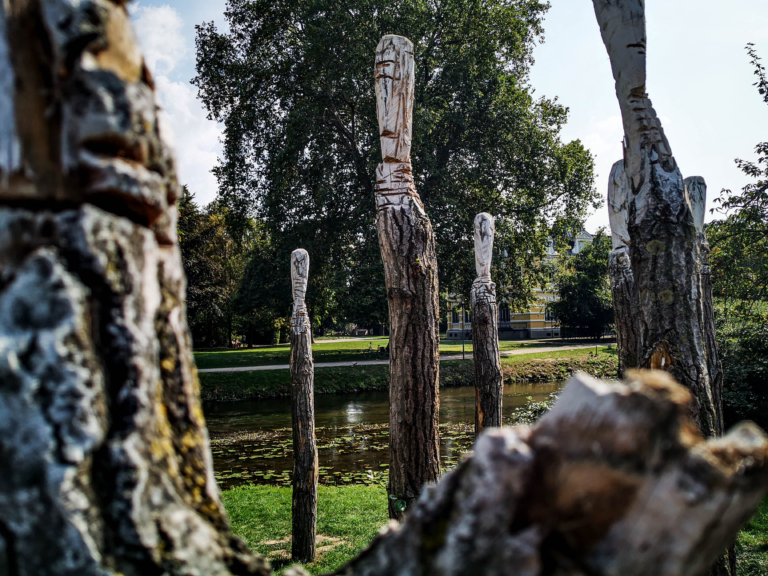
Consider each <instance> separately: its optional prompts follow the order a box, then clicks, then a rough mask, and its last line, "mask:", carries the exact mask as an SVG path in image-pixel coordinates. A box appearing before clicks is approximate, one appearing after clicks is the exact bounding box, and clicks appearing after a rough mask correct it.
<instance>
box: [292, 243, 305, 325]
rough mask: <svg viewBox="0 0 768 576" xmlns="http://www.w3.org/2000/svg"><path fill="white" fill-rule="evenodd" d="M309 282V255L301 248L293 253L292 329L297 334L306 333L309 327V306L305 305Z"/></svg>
mask: <svg viewBox="0 0 768 576" xmlns="http://www.w3.org/2000/svg"><path fill="white" fill-rule="evenodd" d="M308 281H309V254H307V251H306V250H304V249H303V248H299V249H298V250H294V251H293V252H292V253H291V287H292V289H293V316H292V317H291V328H292V329H293V332H294V333H295V334H301V333H303V332H305V331H306V329H307V327H308V322H307V306H306V304H305V303H304V298H305V297H306V295H307V282H308Z"/></svg>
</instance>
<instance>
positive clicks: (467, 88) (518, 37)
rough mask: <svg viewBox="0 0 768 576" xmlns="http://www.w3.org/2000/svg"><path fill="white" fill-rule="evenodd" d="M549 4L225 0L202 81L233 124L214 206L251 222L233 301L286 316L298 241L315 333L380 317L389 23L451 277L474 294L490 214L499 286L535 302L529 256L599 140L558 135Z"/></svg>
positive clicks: (207, 42) (235, 230)
mask: <svg viewBox="0 0 768 576" xmlns="http://www.w3.org/2000/svg"><path fill="white" fill-rule="evenodd" d="M547 7H548V4H547V3H546V2H540V1H538V0H520V1H515V2H510V1H508V0H492V1H490V2H489V1H481V0H446V1H445V2H421V1H417V0H410V1H405V2H403V1H400V0H397V1H396V0H350V1H348V2H337V1H336V0H310V1H308V2H296V1H294V0H229V2H228V5H227V11H226V18H227V24H228V26H227V29H226V31H222V30H219V29H217V28H216V27H215V26H214V25H213V24H212V23H209V24H203V25H201V26H198V28H197V77H196V78H195V79H194V80H193V82H194V84H195V85H196V86H197V87H198V89H199V97H200V99H201V101H202V103H203V104H204V106H205V107H206V108H207V110H208V112H209V117H210V118H212V119H214V120H216V121H218V122H220V123H221V124H222V125H223V127H224V151H223V155H222V157H221V161H220V164H219V166H218V167H217V168H216V169H215V174H216V176H217V178H218V184H219V190H218V192H219V196H218V197H219V200H218V202H219V203H220V204H221V205H222V206H225V207H226V210H224V212H223V214H224V220H225V223H226V227H227V229H228V230H229V234H230V235H231V237H232V238H233V239H234V240H233V241H234V242H235V243H237V242H239V240H237V239H239V238H241V237H242V235H243V232H242V230H243V229H244V228H247V227H248V226H251V224H252V223H253V222H258V223H259V231H260V232H259V234H260V236H259V238H260V241H259V243H257V244H256V245H252V246H250V248H249V251H248V252H247V254H248V256H247V263H246V265H245V267H244V269H243V273H242V282H241V285H240V288H239V290H238V294H237V297H236V298H234V300H232V301H231V302H232V304H233V306H234V308H233V309H234V310H235V312H236V314H239V315H241V317H242V318H243V319H249V320H248V322H251V321H253V322H254V325H255V324H256V323H257V324H259V325H261V326H263V327H264V326H269V327H271V328H270V329H271V330H273V331H277V330H278V329H279V325H280V323H281V319H284V318H286V317H287V315H288V306H289V303H290V289H289V285H288V277H289V274H288V261H289V255H290V253H291V251H292V250H294V249H295V248H298V247H301V248H305V249H306V250H307V251H308V252H309V255H310V258H311V261H312V272H311V274H310V285H309V289H308V293H307V306H308V308H309V314H310V316H311V317H312V318H313V321H314V322H315V329H316V330H317V331H323V330H325V329H328V328H331V327H334V326H339V325H341V324H344V323H348V322H354V323H356V324H360V325H363V326H367V327H376V326H381V325H385V324H386V322H387V316H388V313H387V303H386V295H385V292H384V278H383V267H382V263H381V256H380V252H379V247H378V241H377V237H376V228H375V217H376V209H375V205H374V196H373V189H374V184H375V183H374V173H375V168H376V164H377V162H378V161H379V159H380V151H379V147H380V145H379V138H378V127H377V117H376V107H375V98H374V90H373V61H374V55H375V48H376V45H377V43H378V41H379V39H380V38H381V37H382V36H383V35H384V34H388V33H396V34H401V35H404V36H407V37H408V38H409V39H411V40H412V41H413V43H414V47H415V59H416V94H415V104H414V134H413V147H412V150H413V153H412V161H413V167H414V176H415V181H416V187H417V189H418V191H419V194H420V195H421V198H422V199H423V200H424V203H425V206H426V209H427V211H428V213H429V216H430V218H431V220H432V223H433V225H434V229H435V234H436V239H437V252H438V262H439V280H440V287H441V290H442V291H443V292H456V293H463V294H468V292H469V287H470V284H471V283H472V280H473V279H474V277H475V272H474V256H473V243H472V222H473V219H474V217H475V215H476V214H477V213H479V212H490V213H491V214H492V215H493V216H494V217H495V218H496V222H497V229H496V248H497V251H498V254H499V255H505V257H504V258H496V259H494V261H495V262H496V268H495V269H494V271H493V277H494V279H495V281H496V282H497V284H498V286H499V291H500V294H499V296H500V297H501V298H504V299H506V300H507V301H509V302H510V304H511V308H513V309H524V308H525V307H526V306H528V305H529V304H530V303H531V302H532V301H533V288H534V287H536V286H539V285H540V284H541V282H542V281H543V273H542V271H541V270H540V269H539V267H537V266H535V263H536V262H537V261H540V260H541V258H542V257H543V256H544V252H545V249H546V245H547V237H549V236H553V235H554V236H559V235H562V234H563V233H564V231H565V230H567V229H573V228H577V227H579V226H580V225H581V223H582V222H583V220H584V218H585V216H586V214H587V211H588V209H589V208H590V207H591V206H594V204H595V202H596V201H597V198H598V195H597V192H596V190H595V188H594V184H593V183H594V173H593V160H592V156H591V154H590V153H589V152H588V151H587V150H586V149H585V148H584V146H583V145H582V144H581V143H580V142H579V141H573V142H563V141H562V140H561V138H560V133H561V129H562V127H563V125H564V124H565V122H566V120H567V115H568V109H567V108H566V107H565V106H563V105H562V104H560V103H559V102H558V101H557V100H556V99H548V98H545V97H542V96H534V94H533V90H532V88H531V86H530V84H529V79H528V73H529V69H530V66H531V64H532V62H533V60H532V52H533V48H534V46H535V44H536V42H537V41H540V40H541V39H542V30H543V29H542V18H543V16H544V14H545V11H546V9H547ZM523 270H524V271H525V273H522V272H521V271H523ZM257 318H258V322H257V321H256V320H255V319H257ZM235 324H236V322H235Z"/></svg>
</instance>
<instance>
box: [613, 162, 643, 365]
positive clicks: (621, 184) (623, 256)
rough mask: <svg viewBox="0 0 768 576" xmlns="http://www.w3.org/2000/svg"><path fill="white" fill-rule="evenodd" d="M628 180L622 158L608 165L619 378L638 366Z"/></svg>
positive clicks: (636, 317)
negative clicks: (630, 255) (628, 223)
mask: <svg viewBox="0 0 768 576" xmlns="http://www.w3.org/2000/svg"><path fill="white" fill-rule="evenodd" d="M629 197H630V190H629V182H628V181H627V175H626V173H625V172H624V161H623V160H619V161H618V162H616V164H614V165H613V168H612V169H611V176H610V178H609V179H608V215H609V218H610V223H611V236H612V241H613V251H612V252H611V254H610V256H609V258H608V275H609V276H610V279H611V296H612V299H613V313H614V318H615V322H616V345H617V348H618V352H619V378H623V377H624V374H625V373H626V371H627V370H629V369H632V368H637V366H638V353H639V351H638V348H637V347H638V343H639V340H638V337H637V329H638V328H637V325H636V322H637V319H638V318H639V316H640V303H639V301H638V299H637V293H636V292H635V277H634V276H633V274H632V266H631V264H630V257H629V244H630V240H629V231H628V230H627V222H628V220H629Z"/></svg>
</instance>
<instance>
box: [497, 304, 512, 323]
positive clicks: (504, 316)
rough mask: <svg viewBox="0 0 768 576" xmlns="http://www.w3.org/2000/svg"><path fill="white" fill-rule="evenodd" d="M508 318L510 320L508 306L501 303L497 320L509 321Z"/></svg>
mask: <svg viewBox="0 0 768 576" xmlns="http://www.w3.org/2000/svg"><path fill="white" fill-rule="evenodd" d="M509 320H510V314H509V306H507V305H506V304H502V305H501V308H499V321H500V322H509Z"/></svg>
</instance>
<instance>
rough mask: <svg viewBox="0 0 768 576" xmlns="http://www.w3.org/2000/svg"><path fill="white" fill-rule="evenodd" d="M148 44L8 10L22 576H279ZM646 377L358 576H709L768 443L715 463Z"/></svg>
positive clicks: (4, 536)
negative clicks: (237, 522)
mask: <svg viewBox="0 0 768 576" xmlns="http://www.w3.org/2000/svg"><path fill="white" fill-rule="evenodd" d="M128 22H129V20H128V15H127V13H126V11H125V7H124V4H123V3H122V2H108V1H106V0H90V1H88V2H85V1H80V2H72V1H70V0H6V1H5V2H3V3H0V85H2V87H3V89H2V90H0V171H2V173H1V174H0V278H2V282H1V283H0V574H3V575H6V574H7V575H10V576H38V575H40V574H50V575H53V576H104V575H105V574H125V575H137V574H168V575H170V576H212V575H217V576H228V575H235V574H237V575H239V576H245V575H252V574H262V575H264V576H266V575H267V574H269V570H268V567H267V563H266V561H264V560H263V559H261V558H259V557H257V556H255V555H253V554H252V553H251V552H249V551H248V550H247V549H246V548H245V546H244V545H243V544H242V542H240V541H239V540H238V539H237V538H235V537H233V536H232V534H231V532H230V530H229V526H228V522H227V518H226V514H225V513H224V510H223V508H222V506H221V502H220V499H219V492H218V488H217V486H216V483H215V481H214V478H213V473H212V464H211V454H210V451H209V448H208V442H207V437H206V431H205V423H204V420H203V416H202V411H201V409H200V403H199V391H198V382H197V378H196V374H195V370H194V365H193V362H192V355H191V353H190V342H189V338H188V333H187V329H186V319H185V313H184V304H183V295H184V278H183V274H182V268H181V262H180V257H179V250H178V246H177V244H176V233H175V226H174V216H175V207H174V205H175V202H176V198H177V185H176V182H175V178H174V172H173V162H172V159H171V157H170V155H169V153H168V151H167V149H166V147H165V146H164V145H163V142H162V139H161V134H160V131H159V129H158V125H157V117H156V111H157V110H156V107H155V104H154V96H153V93H152V82H151V77H150V76H149V73H148V72H147V71H146V69H145V68H144V65H143V61H142V58H141V55H140V54H139V52H138V51H137V48H136V45H135V41H134V40H133V36H132V33H131V29H130V26H129V23H128ZM435 354H436V352H435ZM662 376H663V375H662ZM634 378H635V380H636V381H633V382H632V383H630V385H617V386H612V385H608V384H603V383H600V382H596V381H592V380H590V379H587V378H583V377H577V378H576V379H575V380H574V381H573V382H572V383H571V384H570V385H569V387H568V388H567V389H566V392H565V395H564V397H563V399H562V400H561V402H559V403H558V404H557V406H556V407H555V409H554V410H553V411H552V412H551V413H550V414H549V415H548V416H547V417H546V418H544V419H543V420H542V422H541V423H540V424H539V425H538V426H537V427H536V428H534V429H533V430H530V429H528V428H519V429H516V430H507V431H498V432H495V433H493V434H486V435H484V436H482V437H481V438H480V439H479V441H478V444H477V447H476V450H475V454H474V456H472V457H471V458H469V459H467V460H466V461H464V462H463V463H462V464H460V466H459V468H458V470H456V471H455V472H453V473H452V474H450V475H449V476H448V477H447V478H445V479H444V480H443V481H442V482H441V483H440V484H439V485H438V486H436V487H433V488H430V489H429V491H428V493H426V494H425V495H424V496H423V497H422V499H421V500H420V502H419V503H418V504H417V505H416V506H414V509H413V511H412V513H411V514H409V516H408V518H407V519H406V521H405V523H404V524H402V525H401V527H400V528H397V529H391V530H390V531H389V532H388V533H386V534H384V535H383V536H381V537H380V538H378V539H377V540H376V541H375V542H374V544H373V546H372V548H371V549H369V550H368V551H366V552H364V553H363V554H361V555H360V556H359V557H358V558H357V559H356V560H355V561H353V562H352V563H351V564H350V565H349V566H348V567H347V568H345V570H344V573H346V574H360V575H372V574H395V573H398V574H407V573H410V574H416V573H440V574H444V575H453V574H466V573H469V572H472V573H479V572H482V573H501V572H507V571H509V570H510V569H515V570H518V571H519V572H520V573H521V574H522V573H525V574H528V575H531V576H540V575H543V574H554V573H559V574H565V573H570V574H575V573H577V572H579V573H588V574H591V575H594V576H616V575H621V576H634V575H640V574H654V575H655V576H673V575H674V576H696V575H698V574H701V573H702V571H703V570H704V569H705V568H706V566H707V563H708V562H709V561H710V560H711V559H712V558H713V557H714V555H715V554H716V552H717V550H718V549H719V548H721V547H722V546H723V545H724V544H725V543H726V542H729V541H732V539H733V538H734V536H735V534H736V530H737V528H738V526H739V524H740V523H741V522H742V521H743V520H744V519H746V518H747V517H748V516H749V515H750V513H751V511H752V510H754V507H755V506H756V504H757V502H758V501H759V500H760V499H761V498H762V497H763V494H764V492H765V487H766V484H768V439H766V437H765V435H764V434H762V433H761V432H760V431H759V430H757V429H755V428H754V426H751V425H746V426H742V427H741V428H739V429H738V430H736V431H734V432H732V433H730V434H729V435H728V436H725V437H724V438H720V439H717V440H710V441H709V442H704V441H703V440H702V439H701V438H700V437H698V436H697V434H696V432H695V430H693V427H692V426H691V423H690V422H689V421H688V420H687V419H686V409H685V407H686V406H687V404H688V401H689V399H688V395H687V392H685V391H681V390H680V389H679V388H678V387H676V386H674V385H672V384H670V383H668V382H665V381H658V378H659V376H658V375H657V376H653V375H650V376H649V375H640V376H636V377H634ZM430 438H431V436H430Z"/></svg>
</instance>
